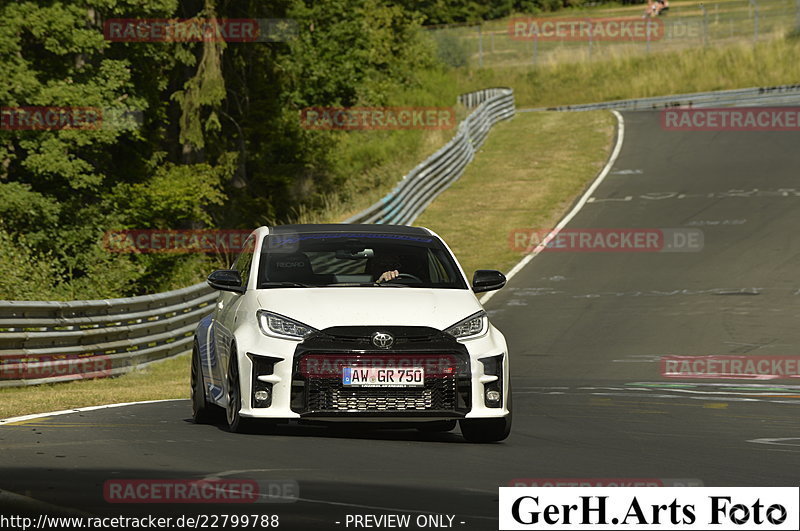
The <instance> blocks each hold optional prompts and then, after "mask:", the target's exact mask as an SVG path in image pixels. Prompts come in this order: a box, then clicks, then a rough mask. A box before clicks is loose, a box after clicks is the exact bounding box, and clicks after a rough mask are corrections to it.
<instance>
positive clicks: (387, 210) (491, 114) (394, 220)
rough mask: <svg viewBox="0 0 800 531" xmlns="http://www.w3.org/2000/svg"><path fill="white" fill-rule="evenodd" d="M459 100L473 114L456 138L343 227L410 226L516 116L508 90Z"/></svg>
mask: <svg viewBox="0 0 800 531" xmlns="http://www.w3.org/2000/svg"><path fill="white" fill-rule="evenodd" d="M458 100H459V102H460V103H462V104H464V105H466V106H467V107H470V108H471V107H475V110H474V111H472V113H470V115H469V116H467V118H465V119H464V121H463V122H461V123H460V124H459V125H458V132H457V133H456V136H454V137H453V138H452V140H450V141H449V142H448V143H447V144H445V145H444V146H443V147H442V148H441V149H439V150H438V151H437V152H436V153H434V154H433V155H431V156H430V157H428V159H426V160H425V161H423V162H422V163H421V164H419V165H418V166H417V167H415V168H414V169H413V170H411V171H410V172H409V173H408V174H407V175H406V176H405V177H403V179H402V180H401V181H400V182H399V183H398V184H397V186H396V187H395V188H394V190H392V191H391V192H389V194H388V195H386V197H384V198H383V199H381V200H380V201H378V202H377V203H375V204H374V205H372V206H370V207H369V208H367V209H366V210H364V211H362V212H359V213H358V214H356V215H355V216H352V217H351V218H348V219H347V220H345V222H346V223H389V224H394V225H410V224H411V223H413V222H414V220H415V219H417V216H419V215H420V214H421V213H422V211H423V210H425V208H426V207H427V206H428V205H429V204H430V203H431V201H433V200H434V199H435V198H436V196H438V195H439V194H440V193H442V192H443V191H444V190H445V189H446V188H447V187H448V186H450V184H452V183H453V182H454V181H455V180H457V179H458V178H459V177H461V175H462V174H463V173H464V168H465V167H466V166H467V164H469V162H470V161H471V160H472V159H473V157H474V156H475V152H476V151H477V150H478V149H479V148H480V147H481V145H483V142H484V141H485V140H486V135H488V134H489V129H491V127H492V125H494V124H495V123H496V122H498V121H499V120H504V119H507V118H511V117H512V116H514V113H515V108H514V92H513V91H512V90H511V89H509V88H492V89H485V90H480V91H477V92H471V93H469V94H462V95H461V96H459V98H458Z"/></svg>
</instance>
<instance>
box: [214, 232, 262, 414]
mask: <svg viewBox="0 0 800 531" xmlns="http://www.w3.org/2000/svg"><path fill="white" fill-rule="evenodd" d="M254 247H255V238H254V236H250V237H249V238H248V239H247V240H246V241H245V243H244V245H243V246H242V252H241V253H240V254H239V256H238V258H236V260H235V261H234V263H233V265H232V266H231V269H234V270H236V271H239V274H240V275H241V277H242V287H244V288H246V287H247V285H248V281H249V278H250V271H251V270H252V265H253V255H254V253H253V249H254ZM243 298H244V294H242V293H234V292H232V291H221V292H220V294H219V297H217V306H216V308H215V309H214V322H213V334H214V349H215V351H216V354H217V363H216V364H215V365H214V367H212V370H213V376H212V381H213V382H214V384H215V389H214V392H215V396H214V398H215V400H217V401H219V402H220V403H221V404H223V405H224V404H225V403H226V402H227V393H226V392H225V391H226V384H227V381H226V376H227V374H228V363H229V360H230V354H231V343H232V342H233V337H234V336H233V331H234V330H235V324H236V314H237V309H238V307H239V305H240V304H241V302H242V300H243Z"/></svg>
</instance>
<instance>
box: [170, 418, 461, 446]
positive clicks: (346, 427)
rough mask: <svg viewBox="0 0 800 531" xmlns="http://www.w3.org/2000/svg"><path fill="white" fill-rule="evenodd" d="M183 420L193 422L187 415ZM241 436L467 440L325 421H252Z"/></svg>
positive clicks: (219, 425) (413, 430)
mask: <svg viewBox="0 0 800 531" xmlns="http://www.w3.org/2000/svg"><path fill="white" fill-rule="evenodd" d="M184 422H187V423H189V424H193V423H194V421H192V419H191V418H187V419H184ZM214 426H215V427H216V428H217V429H219V430H220V431H224V432H228V429H227V425H226V424H225V423H224V422H218V423H215V424H214ZM232 435H243V436H247V435H250V436H278V437H318V438H329V439H362V440H363V439H367V440H369V439H371V440H380V441H416V442H429V443H430V442H441V443H448V444H453V443H464V444H468V443H467V442H466V441H465V440H464V438H463V437H462V436H461V434H460V432H459V431H458V429H455V430H453V431H447V432H424V431H420V430H417V429H416V428H413V427H402V428H398V427H394V426H387V425H380V426H375V425H372V424H369V425H368V424H364V423H361V424H356V423H338V422H337V423H327V424H317V423H313V424H311V423H309V424H305V423H303V424H298V423H294V422H292V423H288V424H278V425H271V424H269V423H259V422H255V423H253V425H252V426H251V427H249V429H248V430H247V431H246V432H244V433H242V434H232Z"/></svg>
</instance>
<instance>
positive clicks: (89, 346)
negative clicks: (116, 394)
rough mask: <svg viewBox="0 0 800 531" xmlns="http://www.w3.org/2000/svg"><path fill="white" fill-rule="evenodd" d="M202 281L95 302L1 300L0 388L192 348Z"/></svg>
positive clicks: (73, 376)
mask: <svg viewBox="0 0 800 531" xmlns="http://www.w3.org/2000/svg"><path fill="white" fill-rule="evenodd" d="M216 297H217V293H216V291H214V290H212V289H211V288H210V287H208V285H206V284H205V283H202V284H196V285H194V286H190V287H188V288H183V289H179V290H175V291H168V292H165V293H159V294H156V295H145V296H142V297H128V298H122V299H108V300H92V301H69V302H50V301H0V387H7V386H19V385H35V384H40V383H48V382H59V381H68V380H78V379H83V378H93V377H101V376H111V375H118V374H123V373H125V372H128V371H130V370H131V369H133V368H134V367H137V366H141V365H144V364H147V363H150V362H152V361H156V360H160V359H163V358H166V357H169V356H173V355H176V354H180V353H182V352H186V351H187V350H190V349H191V342H192V334H193V332H194V329H195V328H196V326H197V323H198V321H199V320H200V319H202V318H203V317H204V316H205V315H207V314H208V313H209V311H210V310H211V308H213V304H214V301H215V300H216Z"/></svg>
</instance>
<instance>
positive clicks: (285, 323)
mask: <svg viewBox="0 0 800 531" xmlns="http://www.w3.org/2000/svg"><path fill="white" fill-rule="evenodd" d="M258 326H259V327H261V331H262V332H263V333H264V334H266V335H268V336H272V337H279V338H281V339H304V338H306V337H308V336H310V335H311V334H313V333H314V332H316V331H317V330H316V329H315V328H311V327H310V326H308V325H306V324H303V323H301V322H299V321H295V320H293V319H289V318H288V317H284V316H282V315H279V314H277V313H272V312H268V311H266V310H259V311H258Z"/></svg>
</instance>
